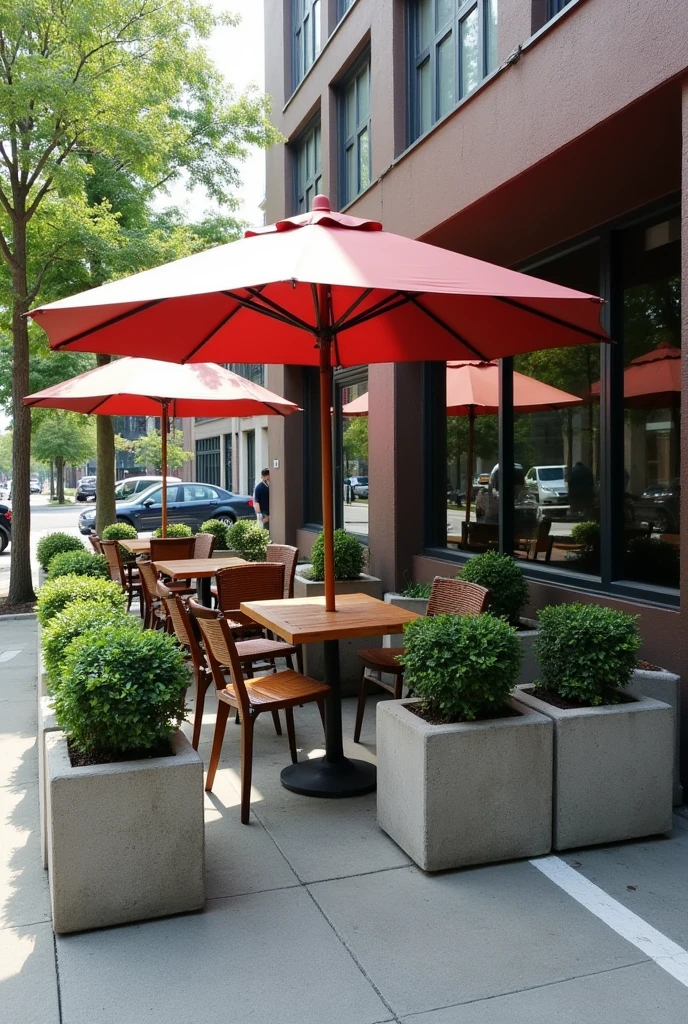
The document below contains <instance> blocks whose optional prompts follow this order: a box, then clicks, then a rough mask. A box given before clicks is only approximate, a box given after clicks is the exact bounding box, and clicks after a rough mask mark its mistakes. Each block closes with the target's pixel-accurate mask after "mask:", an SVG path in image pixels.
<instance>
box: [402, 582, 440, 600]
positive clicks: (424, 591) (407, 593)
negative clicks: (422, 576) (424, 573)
mask: <svg viewBox="0 0 688 1024" xmlns="http://www.w3.org/2000/svg"><path fill="white" fill-rule="evenodd" d="M431 590H432V583H409V584H408V585H407V586H406V587H405V588H404V589H403V590H402V592H401V593H402V596H403V597H430V591H431Z"/></svg>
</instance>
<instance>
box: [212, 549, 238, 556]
mask: <svg viewBox="0 0 688 1024" xmlns="http://www.w3.org/2000/svg"><path fill="white" fill-rule="evenodd" d="M210 557H211V558H240V557H241V556H240V554H239V552H238V551H234V549H233V548H216V549H215V551H213V553H212V555H211V556H210Z"/></svg>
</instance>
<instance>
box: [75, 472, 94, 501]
mask: <svg viewBox="0 0 688 1024" xmlns="http://www.w3.org/2000/svg"><path fill="white" fill-rule="evenodd" d="M75 498H76V500H77V501H95V500H96V478H95V477H94V476H82V477H81V479H80V480H77V482H76V494H75Z"/></svg>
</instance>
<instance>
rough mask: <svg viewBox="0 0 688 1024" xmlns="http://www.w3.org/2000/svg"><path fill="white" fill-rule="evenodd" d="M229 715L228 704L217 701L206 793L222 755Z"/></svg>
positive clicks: (211, 783) (209, 790) (208, 790)
mask: <svg viewBox="0 0 688 1024" xmlns="http://www.w3.org/2000/svg"><path fill="white" fill-rule="evenodd" d="M228 715H229V704H227V703H226V702H225V701H223V700H221V701H218V705H217V719H216V721H215V735H214V736H213V749H212V750H211V751H210V761H209V762H208V774H207V775H206V779H205V790H206V793H210V792H211V791H212V788H213V782H214V781H215V772H216V771H217V766H218V764H219V763H220V754H221V753H222V744H223V742H224V738H225V726H226V725H227V716H228Z"/></svg>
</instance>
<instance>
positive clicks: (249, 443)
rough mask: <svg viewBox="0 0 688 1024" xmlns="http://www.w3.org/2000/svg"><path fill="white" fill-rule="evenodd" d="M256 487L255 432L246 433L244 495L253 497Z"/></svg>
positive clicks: (248, 431)
mask: <svg viewBox="0 0 688 1024" xmlns="http://www.w3.org/2000/svg"><path fill="white" fill-rule="evenodd" d="M255 486H256V432H255V430H247V431H246V493H247V494H250V495H253V491H254V488H255Z"/></svg>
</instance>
